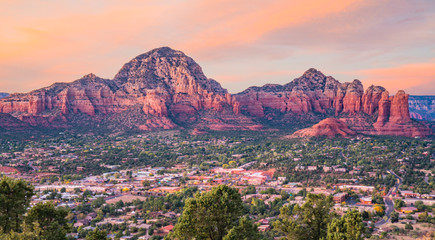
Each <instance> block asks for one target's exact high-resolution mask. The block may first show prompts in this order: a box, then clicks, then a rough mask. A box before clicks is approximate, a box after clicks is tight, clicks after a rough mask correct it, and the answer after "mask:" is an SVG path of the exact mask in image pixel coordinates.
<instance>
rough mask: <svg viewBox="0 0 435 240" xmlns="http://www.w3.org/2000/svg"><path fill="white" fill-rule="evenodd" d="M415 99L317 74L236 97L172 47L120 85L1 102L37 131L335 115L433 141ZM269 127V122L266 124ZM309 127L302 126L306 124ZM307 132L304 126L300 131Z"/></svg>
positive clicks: (222, 126)
mask: <svg viewBox="0 0 435 240" xmlns="http://www.w3.org/2000/svg"><path fill="white" fill-rule="evenodd" d="M407 101H408V95H407V94H405V93H404V92H399V93H398V94H396V96H394V97H390V96H389V94H388V92H387V91H386V90H385V89H384V88H382V87H374V86H371V87H369V88H368V89H367V90H366V92H365V93H364V89H363V86H362V84H361V82H360V81H358V80H354V81H353V82H350V83H340V82H338V81H337V80H335V79H334V78H333V77H326V76H325V75H323V74H322V73H321V72H319V71H317V70H315V69H309V70H308V71H306V72H305V73H304V74H303V76H301V77H300V78H297V79H295V80H293V81H291V82H290V83H288V84H285V85H272V84H268V85H265V86H263V87H251V88H248V89H247V90H245V91H243V92H241V93H239V94H235V95H231V94H229V93H228V92H227V91H226V90H225V89H223V88H222V87H221V85H220V84H219V83H218V82H216V81H215V80H212V79H209V78H207V77H206V76H205V75H204V73H203V72H202V70H201V67H200V66H199V65H198V64H197V63H196V62H195V61H194V60H193V59H192V58H190V57H188V56H186V55H185V54H184V53H182V52H180V51H176V50H173V49H171V48H168V47H163V48H158V49H154V50H152V51H149V52H147V53H145V54H142V55H139V56H137V57H135V58H134V59H132V60H131V61H130V62H128V63H126V64H125V65H124V66H123V67H122V68H121V70H120V71H119V72H118V73H117V74H116V76H115V77H114V79H113V80H110V79H102V78H99V77H97V76H95V75H94V74H88V75H86V76H84V77H83V78H81V79H79V80H76V81H74V82H71V83H55V84H53V85H51V86H49V87H46V88H42V89H39V90H35V91H32V92H29V93H24V94H12V95H10V96H9V97H6V98H2V99H0V113H5V114H10V115H11V116H13V117H15V118H16V119H19V120H21V121H22V122H25V123H27V124H30V125H31V126H38V127H39V126H43V127H46V128H69V127H73V128H74V127H80V128H84V127H86V126H89V127H90V128H93V127H97V128H98V127H102V126H104V127H107V128H109V129H119V128H123V129H126V128H127V129H141V130H153V129H173V128H179V127H187V128H197V129H198V130H206V129H211V130H234V129H241V130H258V129H261V128H262V127H263V126H262V125H266V126H267V125H272V126H278V125H277V124H279V126H281V127H282V126H285V127H286V128H291V127H295V126H296V127H298V126H299V125H298V124H296V123H303V124H305V125H306V124H307V123H311V124H313V123H316V122H318V121H320V120H322V119H324V118H327V117H328V116H335V117H337V118H340V119H341V120H342V121H344V122H345V123H346V124H347V125H349V127H350V128H351V129H352V130H353V131H356V132H359V133H367V134H388V135H390V134H393V135H403V136H426V135H428V134H430V130H429V129H428V128H426V127H425V126H423V125H420V124H418V123H416V122H414V121H412V120H411V119H410V117H409V110H408V105H407V104H408V103H407ZM259 123H262V124H259ZM303 124H302V125H303ZM299 129H300V127H299Z"/></svg>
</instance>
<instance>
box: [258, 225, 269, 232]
mask: <svg viewBox="0 0 435 240" xmlns="http://www.w3.org/2000/svg"><path fill="white" fill-rule="evenodd" d="M270 229H272V228H271V227H270V225H260V226H258V231H260V232H266V231H268V230H270Z"/></svg>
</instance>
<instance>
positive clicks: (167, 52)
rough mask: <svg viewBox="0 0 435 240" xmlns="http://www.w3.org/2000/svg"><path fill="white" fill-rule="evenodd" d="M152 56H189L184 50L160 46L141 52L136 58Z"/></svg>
mask: <svg viewBox="0 0 435 240" xmlns="http://www.w3.org/2000/svg"><path fill="white" fill-rule="evenodd" d="M150 56H154V57H187V56H186V54H184V53H183V52H182V51H178V50H175V49H172V48H170V47H160V48H155V49H153V50H150V51H148V52H146V53H143V54H140V55H139V56H137V57H135V58H134V59H143V58H148V57H150Z"/></svg>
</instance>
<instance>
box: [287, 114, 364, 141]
mask: <svg viewBox="0 0 435 240" xmlns="http://www.w3.org/2000/svg"><path fill="white" fill-rule="evenodd" d="M353 135H356V132H354V131H352V130H350V129H349V127H348V126H347V125H346V124H345V123H344V122H342V121H340V120H338V119H336V118H326V119H323V120H322V121H320V122H319V123H317V124H315V125H313V126H312V127H309V128H305V129H301V130H298V131H296V132H294V133H293V134H292V135H291V137H318V136H327V137H336V136H342V137H348V136H353Z"/></svg>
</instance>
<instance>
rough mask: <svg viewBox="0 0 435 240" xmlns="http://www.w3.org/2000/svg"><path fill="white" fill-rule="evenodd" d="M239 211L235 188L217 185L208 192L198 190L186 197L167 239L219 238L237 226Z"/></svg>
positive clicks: (239, 197)
mask: <svg viewBox="0 0 435 240" xmlns="http://www.w3.org/2000/svg"><path fill="white" fill-rule="evenodd" d="M242 210H243V203H242V199H241V196H240V194H239V192H238V191H237V189H235V188H231V187H228V186H226V185H219V186H217V187H214V188H213V189H212V190H211V191H209V192H205V193H202V194H199V193H198V194H196V195H195V198H190V199H188V200H186V204H185V206H184V211H183V214H182V215H181V217H180V219H179V221H178V223H177V224H176V225H175V228H174V233H173V234H172V235H171V236H170V238H177V239H192V238H195V239H198V240H199V239H211V240H222V239H223V238H224V237H225V235H227V233H228V232H229V231H230V230H231V229H232V228H233V227H235V226H237V225H238V220H239V218H240V216H241V215H242ZM243 224H244V223H243Z"/></svg>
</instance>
